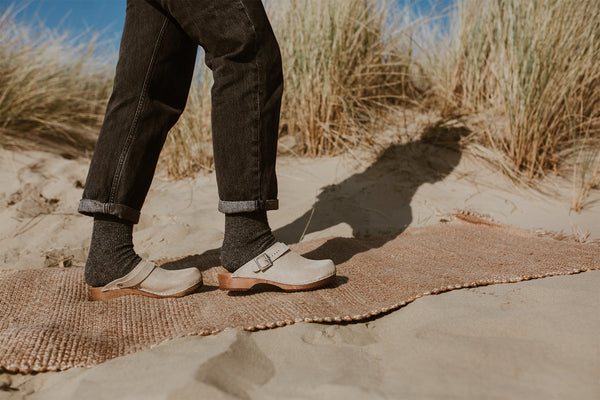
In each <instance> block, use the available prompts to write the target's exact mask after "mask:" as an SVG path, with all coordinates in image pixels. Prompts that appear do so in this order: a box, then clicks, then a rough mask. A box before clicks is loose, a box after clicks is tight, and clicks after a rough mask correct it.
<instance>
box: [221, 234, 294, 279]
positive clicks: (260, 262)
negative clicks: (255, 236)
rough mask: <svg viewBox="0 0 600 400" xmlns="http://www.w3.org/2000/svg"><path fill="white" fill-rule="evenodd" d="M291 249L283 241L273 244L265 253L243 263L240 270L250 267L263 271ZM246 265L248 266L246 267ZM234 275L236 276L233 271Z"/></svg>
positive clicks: (256, 270)
mask: <svg viewBox="0 0 600 400" xmlns="http://www.w3.org/2000/svg"><path fill="white" fill-rule="evenodd" d="M288 251H290V248H289V247H288V246H287V245H286V244H285V243H282V242H277V243H275V244H274V245H273V246H271V247H269V248H268V249H267V250H265V251H264V252H263V253H261V254H259V255H258V256H256V257H254V258H253V259H252V260H250V261H248V262H247V263H246V264H244V265H242V266H241V267H240V268H239V269H238V271H243V270H246V269H248V268H250V269H251V270H252V271H254V272H262V271H266V270H267V269H269V268H271V267H272V266H273V263H274V262H275V260H277V259H278V258H279V257H281V256H282V255H284V254H285V253H287V252H288ZM244 267H246V268H244ZM232 276H234V277H235V276H236V274H235V273H233V275H232Z"/></svg>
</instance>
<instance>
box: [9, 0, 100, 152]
mask: <svg viewBox="0 0 600 400" xmlns="http://www.w3.org/2000/svg"><path fill="white" fill-rule="evenodd" d="M0 35H1V37H2V41H1V42H0V60H1V61H0V144H2V145H5V146H6V145H11V144H17V143H22V142H23V141H26V142H27V143H29V146H31V145H33V144H34V143H38V144H40V143H41V144H43V145H44V146H50V147H52V146H53V145H57V146H67V147H69V148H72V149H75V150H80V151H89V150H91V149H93V146H94V143H95V140H96V136H97V132H98V127H99V125H100V123H101V118H102V113H103V111H104V106H105V103H106V99H107V97H108V95H109V90H110V84H111V80H110V69H109V66H108V65H107V64H106V63H103V62H99V61H98V59H97V58H95V57H94V50H95V39H94V38H93V37H92V38H90V39H89V40H88V41H86V42H83V43H81V44H76V42H75V40H74V39H69V38H68V37H67V35H66V34H62V35H59V34H57V33H56V32H55V31H52V30H46V29H36V30H34V29H32V28H31V27H29V26H26V25H23V24H21V23H18V22H17V21H15V15H14V13H13V12H12V10H11V9H10V8H9V9H8V10H6V11H5V12H4V13H3V14H2V15H0Z"/></svg>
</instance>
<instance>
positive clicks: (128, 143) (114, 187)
mask: <svg viewBox="0 0 600 400" xmlns="http://www.w3.org/2000/svg"><path fill="white" fill-rule="evenodd" d="M168 21H169V19H168V18H167V17H165V19H164V21H163V24H162V26H161V28H160V31H159V32H158V37H157V38H156V44H155V45H154V50H153V52H152V56H151V57H150V63H149V64H148V69H147V70H146V74H145V76H144V83H143V84H142V89H141V93H140V98H139V100H138V104H137V107H136V110H135V115H134V117H133V122H132V123H131V127H130V128H129V132H128V133H127V138H126V139H125V145H124V146H123V150H122V152H121V155H120V157H119V162H118V164H117V169H116V171H115V176H114V178H113V183H112V187H111V190H110V196H109V199H108V201H109V203H114V202H115V198H116V195H117V191H118V187H119V183H120V182H121V174H122V171H123V164H124V163H125V158H126V157H127V155H128V154H129V150H130V148H131V143H132V142H133V138H134V136H135V132H136V130H137V123H138V119H139V116H140V114H141V112H142V108H143V107H144V103H145V100H146V91H147V88H148V81H149V80H150V76H151V74H152V69H153V67H154V63H155V62H156V56H157V54H158V48H159V47H160V43H161V42H162V38H163V36H164V31H165V28H166V26H167V23H168Z"/></svg>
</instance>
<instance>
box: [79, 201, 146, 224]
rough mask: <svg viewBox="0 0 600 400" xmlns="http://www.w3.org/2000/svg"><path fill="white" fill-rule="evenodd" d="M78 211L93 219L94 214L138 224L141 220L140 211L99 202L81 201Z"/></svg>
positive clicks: (120, 205)
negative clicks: (112, 216)
mask: <svg viewBox="0 0 600 400" xmlns="http://www.w3.org/2000/svg"><path fill="white" fill-rule="evenodd" d="M77 211H78V212H79V213H81V214H83V215H89V216H90V217H93V216H94V214H108V215H114V216H115V217H117V218H120V219H123V220H125V221H128V222H131V223H133V224H137V223H138V222H139V220H140V211H139V210H136V209H134V208H131V207H128V206H126V205H123V204H115V203H101V202H99V201H97V200H91V199H81V200H80V201H79V208H77Z"/></svg>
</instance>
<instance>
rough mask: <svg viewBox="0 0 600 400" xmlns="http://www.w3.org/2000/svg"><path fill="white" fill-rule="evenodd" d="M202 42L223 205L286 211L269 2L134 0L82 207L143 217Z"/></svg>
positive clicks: (279, 81)
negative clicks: (278, 161)
mask: <svg viewBox="0 0 600 400" xmlns="http://www.w3.org/2000/svg"><path fill="white" fill-rule="evenodd" d="M198 45H200V46H202V47H203V48H204V50H205V52H206V64H207V66H208V67H209V68H210V69H211V70H212V72H213V77H214V85H213V87H212V91H211V98H212V116H211V118H212V134H213V150H214V159H215V170H216V176H217V185H218V189H219V199H220V200H219V205H218V208H219V210H220V211H222V212H224V213H234V212H247V211H256V210H269V209H276V208H278V200H277V178H276V176H275V158H276V153H277V133H278V125H279V110H280V106H281V95H282V91H283V76H282V70H281V55H280V52H279V46H278V44H277V41H276V39H275V36H274V34H273V31H272V28H271V25H270V23H269V20H268V19H267V15H266V13H265V10H264V7H263V5H262V2H261V0H127V14H126V18H125V27H124V29H123V37H122V40H121V47H120V50H119V61H118V63H117V68H116V75H115V81H114V87H113V93H112V95H111V97H110V100H109V102H108V106H107V110H106V115H105V118H104V123H103V125H102V129H101V131H100V136H99V138H98V142H97V144H96V149H95V151H94V156H93V158H92V162H91V165H90V169H89V172H88V177H87V181H86V184H85V190H84V192H83V197H82V200H81V201H80V203H79V209H78V211H79V212H81V213H83V214H86V215H93V214H95V213H102V214H111V215H114V216H117V217H119V218H122V219H124V220H127V221H130V222H133V223H137V222H138V220H139V217H140V210H141V208H142V205H143V203H144V200H145V198H146V195H147V193H148V189H149V188H150V183H151V182H152V177H153V175H154V171H155V169H156V163H157V160H158V156H159V153H160V151H161V149H162V147H163V144H164V142H165V139H166V135H167V132H168V131H169V129H170V128H171V127H172V126H173V125H174V124H175V122H176V121H177V119H178V118H179V116H180V115H181V113H182V112H183V109H184V107H185V103H186V100H187V96H188V91H189V88H190V83H191V80H192V74H193V70H194V64H195V58H196V52H197V49H198Z"/></svg>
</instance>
